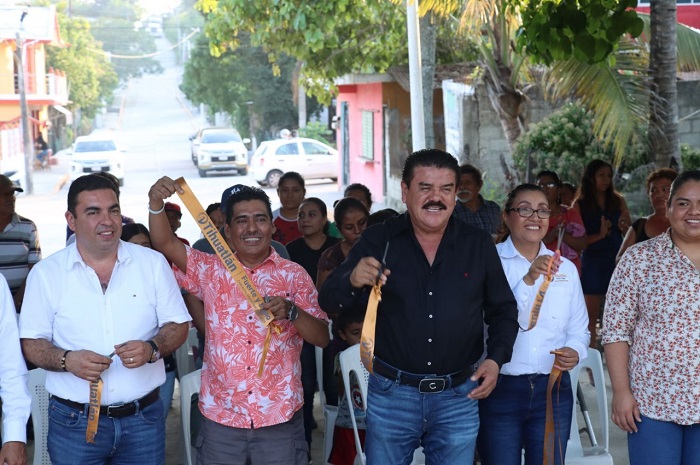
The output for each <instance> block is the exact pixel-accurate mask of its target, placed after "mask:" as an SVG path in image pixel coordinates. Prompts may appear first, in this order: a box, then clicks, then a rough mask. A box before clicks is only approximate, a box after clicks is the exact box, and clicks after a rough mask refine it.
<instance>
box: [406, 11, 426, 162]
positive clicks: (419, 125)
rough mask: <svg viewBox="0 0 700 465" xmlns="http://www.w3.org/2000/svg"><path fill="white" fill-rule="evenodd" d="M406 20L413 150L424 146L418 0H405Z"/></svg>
mask: <svg viewBox="0 0 700 465" xmlns="http://www.w3.org/2000/svg"><path fill="white" fill-rule="evenodd" d="M406 21H407V23H406V26H407V33H408V75H409V78H410V83H411V85H410V89H411V137H412V142H413V151H414V152H415V151H417V150H423V149H424V148H425V119H424V117H423V77H422V72H421V61H420V27H419V26H418V0H406Z"/></svg>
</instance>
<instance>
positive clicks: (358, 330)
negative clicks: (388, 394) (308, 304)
mask: <svg viewBox="0 0 700 465" xmlns="http://www.w3.org/2000/svg"><path fill="white" fill-rule="evenodd" d="M364 320H365V309H364V308H363V307H362V306H359V307H354V308H353V309H349V310H346V311H344V312H343V313H341V314H340V316H339V317H338V319H337V322H336V328H337V330H338V335H339V336H340V338H341V339H342V340H343V341H344V342H345V343H346V344H347V347H350V346H353V345H355V344H359V343H360V337H361V336H362V323H363V322H364ZM339 359H340V353H337V354H336V355H335V374H336V376H337V382H338V392H340V402H339V403H338V417H337V418H336V420H335V429H334V431H333V448H332V449H331V454H330V457H328V463H331V464H333V465H353V463H354V461H355V456H356V455H357V451H356V449H355V436H354V434H353V430H352V420H351V418H350V409H351V408H352V409H354V413H355V422H356V423H357V432H358V434H359V436H360V442H362V447H363V449H364V444H365V410H364V406H363V405H362V401H361V398H360V396H359V394H358V395H354V393H355V392H357V393H359V391H360V386H359V383H358V381H357V378H356V377H355V375H354V373H350V393H351V394H352V399H347V398H346V397H345V386H344V385H343V377H342V375H341V371H340V362H339Z"/></svg>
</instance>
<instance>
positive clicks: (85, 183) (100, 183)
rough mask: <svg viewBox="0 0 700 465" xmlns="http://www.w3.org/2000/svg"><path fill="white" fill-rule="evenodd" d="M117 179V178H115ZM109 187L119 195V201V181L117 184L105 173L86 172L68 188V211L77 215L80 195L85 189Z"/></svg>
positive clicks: (95, 189)
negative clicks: (76, 209)
mask: <svg viewBox="0 0 700 465" xmlns="http://www.w3.org/2000/svg"><path fill="white" fill-rule="evenodd" d="M115 179H116V178H115ZM102 189H107V190H110V191H112V192H114V194H115V195H116V196H117V202H119V182H117V184H115V183H114V182H112V181H111V180H110V178H108V177H106V176H104V173H95V174H86V175H85V176H80V177H79V178H78V179H76V180H75V181H73V182H72V183H71V185H70V188H69V189H68V211H69V212H71V213H72V214H73V216H76V215H75V207H76V206H77V205H78V195H79V194H80V193H81V192H85V191H98V190H102Z"/></svg>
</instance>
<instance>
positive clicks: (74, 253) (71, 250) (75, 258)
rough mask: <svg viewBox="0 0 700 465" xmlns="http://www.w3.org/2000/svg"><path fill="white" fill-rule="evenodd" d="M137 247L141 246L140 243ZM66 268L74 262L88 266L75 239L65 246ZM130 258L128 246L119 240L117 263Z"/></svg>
mask: <svg viewBox="0 0 700 465" xmlns="http://www.w3.org/2000/svg"><path fill="white" fill-rule="evenodd" d="M137 247H141V246H140V245H139V246H137ZM66 254H67V256H66V270H70V269H71V268H73V266H75V264H76V263H77V264H80V265H82V266H88V265H87V263H85V260H83V257H82V256H81V255H80V252H79V251H78V245H77V242H76V241H73V242H72V243H71V244H70V245H68V246H66ZM130 259H131V253H130V252H129V249H128V247H125V246H124V242H123V241H121V240H120V241H119V245H118V246H117V263H121V262H126V261H127V260H130Z"/></svg>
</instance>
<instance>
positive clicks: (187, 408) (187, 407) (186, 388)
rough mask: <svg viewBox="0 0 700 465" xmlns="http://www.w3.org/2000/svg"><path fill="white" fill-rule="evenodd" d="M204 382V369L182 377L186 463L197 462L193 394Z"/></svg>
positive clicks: (181, 412) (181, 404)
mask: <svg viewBox="0 0 700 465" xmlns="http://www.w3.org/2000/svg"><path fill="white" fill-rule="evenodd" d="M201 384H202V370H196V371H193V372H192V373H189V374H187V375H185V376H183V377H182V378H180V420H181V421H182V435H183V439H184V446H185V457H184V465H192V464H194V463H196V461H197V460H196V457H197V455H196V454H197V451H196V450H194V449H193V448H192V438H191V437H190V436H191V431H190V416H191V414H192V396H193V395H195V394H198V393H199V388H200V386H201Z"/></svg>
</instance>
